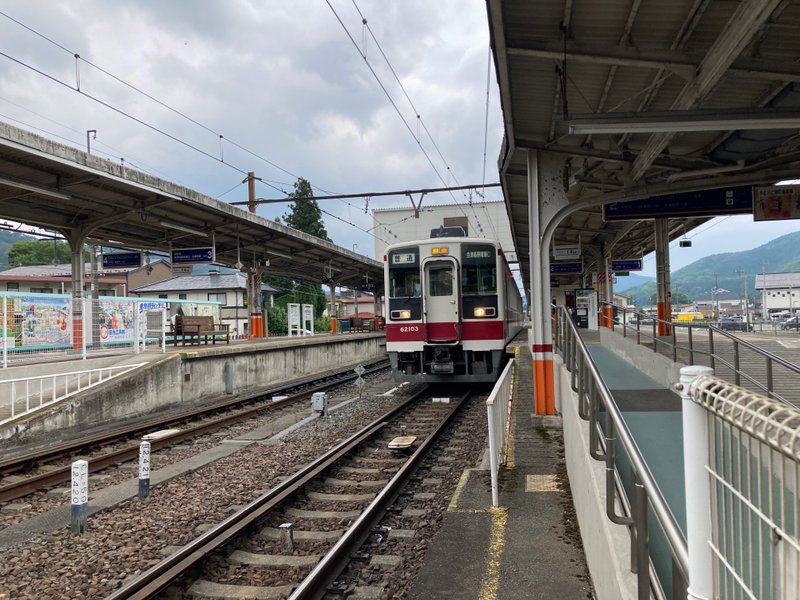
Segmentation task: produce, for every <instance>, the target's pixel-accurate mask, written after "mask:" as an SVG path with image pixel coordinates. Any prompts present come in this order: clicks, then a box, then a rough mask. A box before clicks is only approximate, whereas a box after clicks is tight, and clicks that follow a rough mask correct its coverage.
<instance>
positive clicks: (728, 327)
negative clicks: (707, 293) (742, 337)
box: [717, 317, 753, 331]
mask: <svg viewBox="0 0 800 600" xmlns="http://www.w3.org/2000/svg"><path fill="white" fill-rule="evenodd" d="M717 327H719V328H720V329H722V330H723V331H753V325H752V323H745V322H744V321H742V320H737V319H732V318H728V317H726V318H722V319H720V320H719V322H718V323H717Z"/></svg>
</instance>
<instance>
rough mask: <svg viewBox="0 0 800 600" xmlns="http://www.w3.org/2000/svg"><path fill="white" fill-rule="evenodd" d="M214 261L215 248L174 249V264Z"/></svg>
mask: <svg viewBox="0 0 800 600" xmlns="http://www.w3.org/2000/svg"><path fill="white" fill-rule="evenodd" d="M213 262H214V248H181V249H180V250H173V251H172V264H173V265H203V264H210V263H213Z"/></svg>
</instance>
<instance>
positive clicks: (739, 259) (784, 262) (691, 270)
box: [625, 231, 800, 306]
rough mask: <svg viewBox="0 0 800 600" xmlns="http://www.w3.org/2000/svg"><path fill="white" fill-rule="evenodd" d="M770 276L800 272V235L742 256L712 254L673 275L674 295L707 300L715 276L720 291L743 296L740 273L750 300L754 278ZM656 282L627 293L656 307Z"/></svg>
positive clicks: (785, 238) (752, 293) (793, 234)
mask: <svg viewBox="0 0 800 600" xmlns="http://www.w3.org/2000/svg"><path fill="white" fill-rule="evenodd" d="M765 267H766V270H767V272H768V273H780V272H789V271H793V272H798V271H800V231H798V232H795V233H789V234H786V235H784V236H781V237H779V238H776V239H774V240H772V241H771V242H767V243H766V244H764V245H763V246H759V247H758V248H753V249H752V250H744V251H742V252H725V253H723V254H712V255H711V256H706V257H705V258H701V259H700V260H697V261H695V262H693V263H692V264H690V265H687V266H685V267H683V268H682V269H679V270H677V271H675V272H673V273H672V276H671V280H672V281H671V284H672V291H673V295H674V294H675V292H681V293H682V294H686V295H688V296H689V297H690V298H691V299H697V298H701V297H704V296H705V297H708V296H709V294H710V290H711V288H712V287H714V273H716V274H717V281H718V285H719V287H720V288H723V289H726V290H729V291H731V292H734V293H739V292H740V291H742V292H743V290H742V289H741V288H742V285H741V283H740V278H739V274H738V273H737V271H745V272H746V273H747V289H748V293H749V294H750V296H751V297H757V296H758V294H757V293H754V283H755V276H756V274H757V273H761V272H763V271H764V268H765ZM655 292H656V285H655V282H652V283H646V284H644V285H640V286H638V287H635V288H631V289H629V290H626V292H625V294H626V295H628V296H631V297H633V300H634V303H635V304H636V305H637V306H642V305H647V304H654V302H653V298H654V296H655Z"/></svg>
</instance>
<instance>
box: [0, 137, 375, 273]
mask: <svg viewBox="0 0 800 600" xmlns="http://www.w3.org/2000/svg"><path fill="white" fill-rule="evenodd" d="M0 199H2V201H1V202H0V218H5V219H10V220H13V221H17V222H20V223H25V224H27V225H33V226H38V227H41V228H44V229H47V230H50V231H55V232H59V233H61V234H63V235H64V236H65V237H70V236H74V235H79V234H81V233H83V234H84V235H85V236H86V243H90V244H91V243H95V244H98V245H99V244H103V245H106V246H112V247H114V246H116V247H120V248H132V249H142V250H154V251H155V250H158V251H167V250H169V249H170V248H172V249H181V248H202V247H210V246H212V244H213V246H214V247H215V248H216V260H217V262H218V263H220V264H223V265H228V266H234V265H236V263H237V261H238V262H241V263H242V265H243V267H244V268H247V267H249V266H253V265H255V264H258V263H260V262H262V261H264V260H265V259H267V260H269V267H268V268H267V272H268V273H270V274H274V275H286V276H290V277H297V278H303V279H306V280H309V281H323V280H326V279H327V278H328V277H330V276H331V275H332V278H333V280H334V281H335V282H336V283H337V284H342V285H345V286H354V287H355V286H360V285H361V284H362V283H364V282H365V276H368V277H369V281H370V282H373V283H376V284H378V285H379V286H381V287H382V284H383V265H382V263H380V262H378V261H375V260H373V259H371V258H367V257H365V256H363V255H361V254H357V253H355V252H352V251H351V250H348V249H346V248H341V247H339V246H337V245H335V244H333V243H331V242H326V241H324V240H321V239H319V238H316V237H314V236H311V235H309V234H306V233H303V232H301V231H297V230H296V229H292V228H291V227H287V226H285V225H281V224H278V223H275V222H274V221H270V220H268V219H264V218H262V217H259V216H256V215H255V214H251V213H248V212H246V211H244V210H242V209H240V208H238V207H235V206H231V205H229V204H226V203H225V202H221V201H219V200H216V199H214V198H210V197H208V196H205V195H203V194H200V193H199V192H196V191H194V190H190V189H188V188H185V187H182V186H179V185H176V184H174V183H170V182H168V181H164V180H162V179H158V178H156V177H152V176H150V175H147V174H145V173H142V172H139V171H136V170H134V169H129V168H127V167H124V166H121V165H119V164H116V163H112V162H111V161H108V160H104V159H101V158H99V157H97V156H93V155H91V154H87V153H86V152H82V151H80V150H76V149H75V148H71V147H68V146H64V145H61V144H57V143H54V142H52V141H49V140H47V139H45V138H42V137H40V136H37V135H34V134H32V133H29V132H26V131H23V130H21V129H18V128H15V127H12V126H10V125H7V124H3V123H0Z"/></svg>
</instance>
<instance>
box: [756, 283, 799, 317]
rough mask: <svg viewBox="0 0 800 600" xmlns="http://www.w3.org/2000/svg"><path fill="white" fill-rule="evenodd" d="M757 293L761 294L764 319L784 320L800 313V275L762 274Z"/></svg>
mask: <svg viewBox="0 0 800 600" xmlns="http://www.w3.org/2000/svg"><path fill="white" fill-rule="evenodd" d="M756 291H760V292H761V302H762V305H763V312H764V319H767V320H768V319H771V318H773V319H783V318H786V317H791V316H793V315H796V314H798V313H800V273H760V274H757V275H756Z"/></svg>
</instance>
